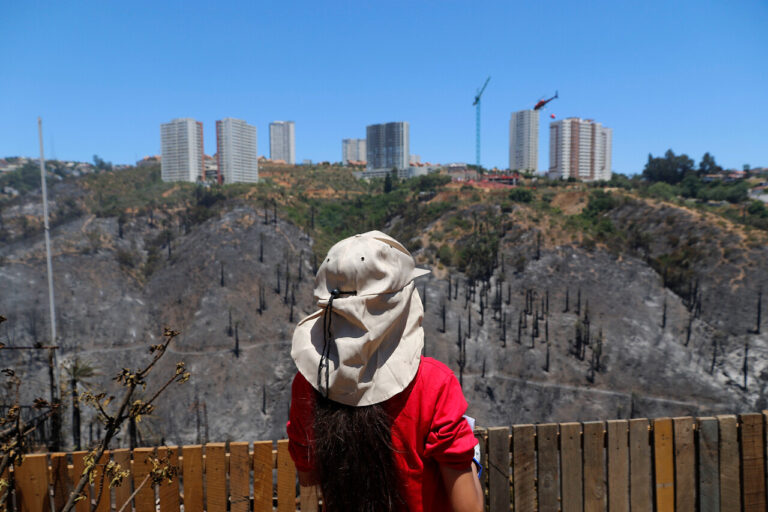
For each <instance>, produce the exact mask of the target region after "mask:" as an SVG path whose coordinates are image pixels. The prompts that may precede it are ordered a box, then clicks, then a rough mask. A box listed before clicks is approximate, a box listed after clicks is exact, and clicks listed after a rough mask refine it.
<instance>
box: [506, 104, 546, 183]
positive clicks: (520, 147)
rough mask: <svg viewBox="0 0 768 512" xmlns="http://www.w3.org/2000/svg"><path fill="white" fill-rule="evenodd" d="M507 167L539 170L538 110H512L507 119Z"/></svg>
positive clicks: (515, 169)
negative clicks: (510, 115)
mask: <svg viewBox="0 0 768 512" xmlns="http://www.w3.org/2000/svg"><path fill="white" fill-rule="evenodd" d="M509 168H510V169H512V170H513V171H531V172H537V171H538V170H539V111H538V110H520V111H518V112H513V113H512V117H511V118H510V120H509Z"/></svg>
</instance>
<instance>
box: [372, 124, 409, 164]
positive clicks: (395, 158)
mask: <svg viewBox="0 0 768 512" xmlns="http://www.w3.org/2000/svg"><path fill="white" fill-rule="evenodd" d="M365 144H366V154H367V156H366V160H367V162H368V163H367V169H368V170H374V169H388V170H391V169H393V168H397V169H399V170H402V169H408V167H409V162H408V160H409V158H410V154H411V153H410V151H411V148H410V127H409V125H408V123H407V122H405V121H400V122H397V123H384V124H372V125H370V126H367V127H366V128H365Z"/></svg>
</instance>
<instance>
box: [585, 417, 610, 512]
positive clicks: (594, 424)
mask: <svg viewBox="0 0 768 512" xmlns="http://www.w3.org/2000/svg"><path fill="white" fill-rule="evenodd" d="M604 436H605V427H604V425H603V422H602V421H589V422H586V423H584V511H585V512H602V511H604V510H605V505H606V501H605V498H606V492H605V448H604V446H605V437H604Z"/></svg>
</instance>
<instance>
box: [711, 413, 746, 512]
mask: <svg viewBox="0 0 768 512" xmlns="http://www.w3.org/2000/svg"><path fill="white" fill-rule="evenodd" d="M717 421H718V423H720V432H719V435H720V510H721V511H722V512H740V511H741V467H740V461H739V433H738V426H737V421H736V416H733V415H724V416H718V417H717Z"/></svg>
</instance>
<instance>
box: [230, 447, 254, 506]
mask: <svg viewBox="0 0 768 512" xmlns="http://www.w3.org/2000/svg"><path fill="white" fill-rule="evenodd" d="M229 502H230V510H231V511H232V512H248V510H249V509H250V508H251V457H250V454H249V453H248V443H229Z"/></svg>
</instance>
